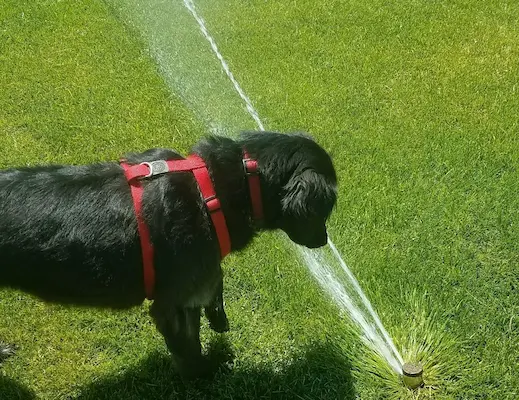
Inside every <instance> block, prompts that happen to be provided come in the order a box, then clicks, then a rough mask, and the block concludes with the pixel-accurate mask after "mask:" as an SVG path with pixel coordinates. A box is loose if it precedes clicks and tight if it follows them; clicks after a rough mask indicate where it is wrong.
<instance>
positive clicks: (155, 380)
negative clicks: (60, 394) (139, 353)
mask: <svg viewBox="0 0 519 400" xmlns="http://www.w3.org/2000/svg"><path fill="white" fill-rule="evenodd" d="M211 347H212V352H211V354H212V355H213V356H216V357H219V358H222V357H223V358H227V359H229V357H230V355H231V352H230V348H229V345H228V344H227V343H226V342H225V341H223V342H222V341H220V342H218V343H216V344H214V343H213V345H212V346H211ZM339 354H340V353H339V352H338V351H337V350H336V349H334V348H333V347H332V346H328V345H320V346H316V347H312V348H309V349H307V351H306V352H304V353H303V354H302V355H301V357H298V359H297V360H295V361H293V362H291V363H288V365H286V366H285V367H283V366H279V367H275V368H274V367H272V365H267V364H265V365H239V366H236V367H235V368H233V369H232V370H227V371H220V372H218V373H217V374H216V376H215V377H214V378H213V379H208V380H200V379H199V380H195V381H189V382H184V381H182V380H181V379H180V378H179V376H178V375H177V374H176V373H175V372H174V368H173V365H172V362H171V361H170V358H169V357H167V356H166V355H163V354H153V355H151V356H149V357H148V358H146V359H145V360H144V361H143V362H141V363H140V364H138V365H136V366H135V367H131V368H130V369H128V370H127V371H126V372H124V373H122V374H120V375H113V376H109V377H107V378H104V379H102V380H100V381H97V382H95V383H92V384H90V385H88V386H86V387H84V388H83V390H81V395H79V396H77V397H75V400H94V399H95V400H104V399H110V400H116V399H125V400H133V399H135V400H137V399H139V400H162V399H168V400H169V399H197V400H198V399H220V398H221V399H245V398H250V399H256V398H258V399H259V398H264V399H323V400H324V399H330V400H331V399H333V400H336V399H346V400H348V399H354V398H355V393H354V388H353V381H352V376H351V371H350V364H349V362H348V361H347V359H346V358H344V356H341V355H339Z"/></svg>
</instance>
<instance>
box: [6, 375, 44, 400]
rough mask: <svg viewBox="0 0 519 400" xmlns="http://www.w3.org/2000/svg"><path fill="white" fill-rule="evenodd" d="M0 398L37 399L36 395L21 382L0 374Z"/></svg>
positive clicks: (7, 399) (15, 399) (16, 399)
mask: <svg viewBox="0 0 519 400" xmlns="http://www.w3.org/2000/svg"><path fill="white" fill-rule="evenodd" d="M0 399H2V400H4V399H5V400H35V399H36V395H35V394H34V393H33V392H32V391H31V390H29V389H28V388H26V387H25V386H23V385H22V384H21V383H18V382H16V381H13V380H12V379H10V378H8V377H6V376H2V375H0Z"/></svg>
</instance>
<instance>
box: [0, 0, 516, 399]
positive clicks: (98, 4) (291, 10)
mask: <svg viewBox="0 0 519 400" xmlns="http://www.w3.org/2000/svg"><path fill="white" fill-rule="evenodd" d="M150 3H153V4H150ZM196 4H197V8H198V10H199V12H200V14H201V15H202V16H203V17H204V19H205V21H206V24H207V27H208V29H209V31H210V33H211V34H212V35H213V36H214V38H215V41H216V43H218V46H219V49H220V51H221V53H222V54H223V55H224V57H225V59H226V60H227V62H228V63H229V66H230V68H231V70H232V71H233V73H234V75H235V77H236V78H237V80H238V81H239V82H240V83H241V85H242V87H243V88H244V90H245V91H246V93H247V94H248V95H249V97H250V98H251V99H252V101H253V103H254V105H255V106H256V108H257V110H258V112H259V114H260V116H261V118H262V120H263V122H264V123H265V125H266V126H267V127H268V128H269V129H275V130H281V131H290V130H305V131H308V132H311V133H312V134H313V135H314V136H315V138H316V139H317V140H318V141H319V142H320V143H321V144H322V145H323V146H324V147H325V148H326V149H327V150H329V151H330V153H331V154H332V156H333V159H334V163H335V166H336V169H337V172H338V175H339V179H340V188H339V201H338V205H337V208H336V210H335V212H334V214H333V216H332V218H331V221H330V224H329V230H330V233H331V236H332V238H333V240H334V242H335V243H336V245H337V247H338V248H339V250H340V251H341V253H342V254H343V256H344V258H345V260H346V261H347V263H348V264H349V265H350V266H351V268H352V270H353V272H354V273H355V275H356V276H357V278H358V279H359V281H360V283H361V285H362V287H363V289H364V290H365V292H366V294H367V296H368V297H369V298H370V300H371V301H372V303H373V305H374V307H375V309H376V310H377V312H378V313H379V314H380V316H381V319H382V321H383V323H384V325H385V326H386V328H387V329H388V331H389V333H390V334H391V335H392V337H393V339H394V340H395V343H396V345H397V347H398V348H399V349H401V350H402V352H403V354H404V355H405V356H406V357H411V356H410V355H411V354H413V353H414V352H420V351H421V354H422V356H423V357H424V360H425V361H428V360H429V361H430V360H434V361H435V362H438V368H437V371H436V370H435V371H436V372H435V376H434V377H435V380H434V385H433V386H434V387H429V388H428V389H426V390H422V391H421V392H420V398H432V399H515V398H518V397H519V374H518V373H517V366H518V365H519V293H518V288H519V267H518V266H519V196H518V195H517V192H518V189H519V185H518V182H519V172H518V167H519V132H518V129H519V125H518V118H517V115H518V111H519V95H518V91H519V87H518V82H519V3H517V2H516V1H504V0H497V1H496V0H480V1H477V2H475V1H469V0H452V1H443V0H437V1H427V2H424V1H416V0H404V1H402V2H399V3H395V2H393V3H391V2H387V1H382V0H373V1H371V2H365V1H361V0H350V1H346V2H343V1H332V2H324V1H310V0H307V1H305V0H301V1H285V2H265V1H259V0H254V1H248V2H243V1H237V0H228V1H225V2H215V1H209V0H199V1H197V2H196ZM251 128H254V122H253V121H252V119H251V118H250V117H249V115H248V114H247V113H246V111H245V110H244V107H243V105H242V104H241V101H240V99H239V98H238V97H237V95H236V94H235V93H234V89H233V87H232V85H231V83H230V82H229V81H228V79H227V77H226V76H225V74H223V72H222V71H221V68H220V65H219V62H218V60H216V58H215V56H214V54H213V53H212V51H211V49H210V47H209V44H208V43H207V41H206V40H205V39H204V38H203V37H202V36H201V34H200V32H199V30H198V26H197V24H196V22H195V21H194V20H193V18H192V17H191V15H190V14H189V13H188V12H187V10H186V9H185V8H184V7H183V4H182V1H181V0H175V1H173V0H171V1H168V2H164V1H163V2H151V1H149V2H147V1H137V0H108V1H107V2H102V1H99V0H90V1H86V0H85V1H58V0H54V1H52V0H46V1H43V0H41V1H40V0H33V1H30V2H29V1H14V0H6V1H4V2H3V4H2V6H1V7H0V149H1V150H0V155H1V157H0V166H1V167H8V166H20V165H34V164H38V163H50V162H61V163H74V164H77V163H86V162H95V161H99V160H106V159H117V158H118V157H119V156H120V155H122V154H124V153H125V152H128V151H132V150H139V149H146V148H149V147H153V146H162V147H172V148H175V149H177V150H180V151H182V152H187V151H188V150H189V147H190V145H191V144H192V143H194V142H195V141H196V139H197V138H198V137H200V136H201V135H203V134H206V133H214V132H216V133H219V132H220V133H225V134H235V133H236V132H237V131H238V130H240V129H251ZM295 254H296V253H295V252H294V251H293V249H291V247H290V246H288V245H287V242H286V241H284V240H281V239H280V236H279V235H270V234H268V235H262V236H261V237H260V238H258V240H256V241H255V243H254V245H253V246H251V247H250V249H248V250H247V251H244V252H243V253H241V254H237V255H233V256H231V257H229V258H228V259H226V261H225V263H224V270H225V274H226V278H225V297H226V304H227V310H228V314H229V318H230V321H231V331H230V332H229V333H228V334H225V335H224V336H221V337H220V336H218V335H216V334H214V333H212V332H210V330H209V329H208V327H207V325H204V327H203V332H202V333H203V334H202V336H203V341H204V345H205V347H206V349H211V348H216V349H220V350H223V351H226V352H232V353H233V354H234V362H233V367H232V370H231V371H222V372H221V373H219V374H218V375H217V376H216V378H215V379H214V380H213V381H209V382H194V383H184V382H182V381H181V380H180V379H179V378H178V377H177V376H176V375H175V373H174V372H173V370H172V365H171V363H170V361H169V358H168V355H167V351H166V348H165V345H164V344H163V341H162V338H161V337H160V335H159V334H158V333H157V332H156V331H155V329H154V327H153V325H152V323H151V321H150V319H149V317H148V316H147V309H148V306H149V305H148V304H144V305H143V306H142V307H139V308H136V309H132V310H129V311H125V312H114V311H108V310H93V309H85V308H72V307H64V306H59V305H48V304H45V303H42V302H40V301H39V300H38V299H35V298H32V297H30V296H27V295H25V294H23V293H20V292H15V291H10V290H3V291H2V292H1V293H0V313H1V315H2V319H1V323H0V340H4V341H7V342H10V343H16V344H17V345H18V346H19V351H18V353H17V355H16V356H15V357H13V358H12V359H10V360H9V361H7V362H6V363H4V364H3V365H2V367H1V368H0V399H31V398H38V399H135V400H137V399H162V398H163V399H177V398H178V399H183V398H186V399H203V398H208V399H210V398H215V399H262V398H264V399H270V398H279V399H355V398H359V399H385V398H388V397H389V395H390V393H393V395H394V396H396V397H397V398H412V397H413V395H412V394H411V393H409V392H406V391H405V390H404V389H401V390H397V392H394V390H395V386H394V379H393V378H391V377H389V378H388V376H385V375H384V373H381V374H379V375H377V374H375V373H373V369H372V367H373V366H372V365H371V364H372V363H371V364H370V362H369V356H366V354H365V353H366V351H365V348H364V346H363V344H362V342H361V341H360V340H359V339H358V337H357V336H356V334H355V333H354V329H353V328H352V326H351V324H350V323H349V321H348V320H347V318H345V317H344V316H343V315H341V314H340V313H339V311H338V310H337V309H336V308H335V306H334V305H333V304H332V303H331V302H330V301H329V299H328V298H327V297H326V296H325V295H324V294H323V293H322V292H321V290H320V289H319V287H318V286H317V284H316V283H315V282H314V281H313V279H312V278H311V277H310V275H309V273H308V272H307V271H306V269H305V267H304V263H303V262H302V261H301V260H300V259H298V258H297V257H296V256H295ZM375 372H376V371H375ZM391 379H393V380H391ZM395 393H396V394H395Z"/></svg>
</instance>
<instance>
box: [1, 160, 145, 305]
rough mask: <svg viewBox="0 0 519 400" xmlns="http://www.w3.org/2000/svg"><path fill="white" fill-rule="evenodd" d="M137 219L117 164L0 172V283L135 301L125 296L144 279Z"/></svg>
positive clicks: (48, 294) (58, 295)
mask: <svg viewBox="0 0 519 400" xmlns="http://www.w3.org/2000/svg"><path fill="white" fill-rule="evenodd" d="M135 225H136V222H135V215H134V214H133V209H132V203H131V197H130V196H129V190H128V184H127V182H126V180H125V179H124V176H123V175H122V173H121V169H120V167H119V166H118V165H117V164H115V163H105V164H95V165H89V166H45V167H34V168H22V169H10V170H6V171H2V172H0V260H1V261H0V285H2V286H12V287H15V288H20V289H22V290H25V291H28V292H32V293H34V294H36V295H38V296H40V297H42V298H44V299H46V300H53V301H54V300H55V301H63V300H65V299H67V298H74V299H77V301H79V302H81V301H82V300H81V299H83V300H84V301H85V302H86V303H89V304H91V303H92V301H96V302H101V303H102V302H103V301H105V300H106V299H107V297H108V298H110V299H113V298H118V299H121V301H122V302H123V303H124V302H128V301H130V302H131V301H133V302H135V301H137V299H133V300H132V299H128V298H125V297H126V296H127V294H129V293H139V290H132V289H137V288H140V287H141V286H142V279H141V274H140V264H139V262H138V260H139V256H140V249H139V247H138V242H137V238H136V235H135ZM114 276H117V279H114ZM125 294H126V295H125ZM77 301H76V302H77ZM110 301H111V300H110ZM139 301H140V300H139Z"/></svg>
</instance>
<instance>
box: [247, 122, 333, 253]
mask: <svg viewBox="0 0 519 400" xmlns="http://www.w3.org/2000/svg"><path fill="white" fill-rule="evenodd" d="M246 137H247V139H248V140H247V141H249V140H253V141H254V145H253V146H252V147H253V148H254V153H256V154H252V155H253V156H255V157H256V158H257V159H258V164H259V168H260V174H261V178H262V190H264V194H263V198H264V201H265V203H266V204H264V207H265V217H266V219H267V220H266V221H265V223H266V228H270V229H277V228H280V229H282V230H283V231H285V232H286V233H287V235H288V236H289V237H290V239H291V240H293V241H294V242H296V243H297V244H300V245H303V246H306V247H310V248H315V247H320V246H323V245H325V244H326V243H327V239H328V235H327V232H326V221H327V219H328V217H329V216H330V214H331V212H332V209H333V207H334V205H335V202H336V198H337V177H336V174H335V169H334V167H333V164H332V161H331V159H330V156H329V155H328V154H327V153H326V151H325V150H324V149H323V148H322V147H320V146H319V145H318V144H317V143H316V142H315V141H314V140H312V139H311V138H310V137H309V136H306V135H302V134H291V135H282V134H278V133H268V132H265V133H257V134H246Z"/></svg>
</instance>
